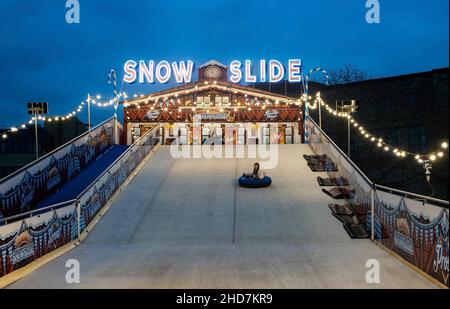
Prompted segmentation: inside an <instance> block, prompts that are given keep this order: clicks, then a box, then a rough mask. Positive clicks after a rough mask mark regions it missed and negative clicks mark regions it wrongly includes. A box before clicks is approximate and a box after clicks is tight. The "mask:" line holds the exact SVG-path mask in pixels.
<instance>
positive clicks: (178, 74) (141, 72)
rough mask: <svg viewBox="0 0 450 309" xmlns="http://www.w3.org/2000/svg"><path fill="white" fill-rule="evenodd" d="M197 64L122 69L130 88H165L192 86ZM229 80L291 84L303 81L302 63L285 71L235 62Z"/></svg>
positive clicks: (270, 63) (271, 63) (270, 64)
mask: <svg viewBox="0 0 450 309" xmlns="http://www.w3.org/2000/svg"><path fill="white" fill-rule="evenodd" d="M194 66H195V64H194V62H193V61H191V60H188V61H175V62H172V63H170V62H169V61H166V60H163V61H160V62H156V61H154V60H150V61H144V60H139V61H135V60H128V61H127V62H125V64H124V66H123V70H124V81H125V82H126V83H128V84H132V83H135V82H138V83H140V84H146V83H148V84H154V83H160V84H165V83H167V82H169V81H170V80H172V79H174V81H175V82H176V83H178V84H183V83H190V82H191V81H192V76H193V72H194ZM229 71H230V72H229V76H228V80H229V81H230V82H232V83H240V82H242V81H244V82H246V83H256V82H258V81H259V82H271V83H276V82H279V81H281V80H283V79H285V78H286V77H287V79H288V80H289V82H291V83H299V82H301V81H302V61H301V60H300V59H290V60H289V61H288V63H287V66H286V67H285V66H284V65H283V64H282V63H281V62H280V61H278V60H274V59H271V60H264V59H263V60H260V61H259V63H258V66H255V65H254V64H253V63H252V61H251V60H245V61H243V62H241V61H239V60H233V61H232V62H231V63H230V65H229Z"/></svg>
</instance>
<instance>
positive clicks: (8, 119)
mask: <svg viewBox="0 0 450 309" xmlns="http://www.w3.org/2000/svg"><path fill="white" fill-rule="evenodd" d="M65 2H66V1H65V0H39V1H37V0H27V1H18V0H2V1H0V18H1V23H2V27H1V29H0V57H1V58H0V59H1V60H0V66H1V70H0V71H1V76H0V89H1V97H0V100H1V104H0V126H10V125H16V124H20V123H21V122H23V121H25V120H27V118H28V116H27V115H26V106H25V105H26V102H29V101H47V102H49V105H50V112H51V114H53V115H58V114H60V115H61V114H66V113H68V112H69V111H71V110H72V109H73V107H74V106H76V105H78V104H79V102H80V101H81V100H83V99H84V98H85V95H86V94H87V93H88V92H90V93H100V94H102V95H103V96H108V95H109V96H111V92H112V91H111V86H110V85H108V84H107V83H106V77H107V72H108V70H109V69H111V68H114V69H116V70H117V72H118V73H119V77H120V76H121V75H122V66H123V63H124V62H125V61H126V60H128V59H135V60H140V59H142V60H151V59H154V60H164V59H167V60H171V61H173V60H188V59H192V60H193V61H195V63H196V64H202V63H204V62H206V61H208V60H210V59H216V60H218V61H220V62H223V63H225V64H229V62H230V61H231V60H233V59H239V60H245V59H252V60H254V61H257V60H258V59H271V58H274V59H279V60H281V61H283V62H284V61H286V60H287V59H289V58H301V59H302V60H303V63H304V68H305V69H310V68H313V67H316V66H321V67H324V68H327V69H332V68H339V67H341V66H343V65H344V64H347V63H351V64H354V65H356V66H357V67H359V68H360V69H363V70H365V71H367V72H368V74H369V75H370V76H372V77H381V76H391V75H398V74H405V73H413V72H420V71H427V70H431V69H434V68H440V67H446V66H448V59H449V33H448V27H449V17H448V12H449V7H448V6H449V1H448V0H430V1H425V0H380V3H381V24H377V25H369V24H367V23H366V21H365V14H366V8H365V2H366V1H365V0H345V1H343V0H317V1H311V0H307V1H304V0H290V1H288V0H276V1H275V0H273V1H266V0H214V1H205V0H127V1H125V0H122V1H118V0H117V1H115V0H89V1H88V0H79V2H80V4H81V23H80V24H67V23H66V21H65V14H66V8H65ZM167 86H170V84H169V85H167ZM156 88H157V87H156V86H148V87H147V88H146V89H144V90H142V91H146V92H151V91H155V90H156ZM125 90H128V91H129V92H134V91H135V90H134V89H130V88H129V89H125ZM93 115H94V116H93V118H94V121H95V122H99V121H101V120H103V119H106V117H108V116H109V115H112V110H111V109H109V110H107V111H100V110H99V109H98V108H96V107H94V110H93ZM81 118H82V119H83V120H86V115H85V113H83V114H82V115H81Z"/></svg>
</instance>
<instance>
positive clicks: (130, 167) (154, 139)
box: [78, 128, 160, 230]
mask: <svg viewBox="0 0 450 309" xmlns="http://www.w3.org/2000/svg"><path fill="white" fill-rule="evenodd" d="M159 132H160V131H159V130H157V129H156V128H155V129H153V130H151V131H149V132H147V133H146V134H145V135H144V136H143V137H142V138H141V139H139V140H138V141H137V142H136V143H135V144H134V145H132V146H131V147H130V148H128V150H127V151H126V152H125V153H124V154H123V155H122V156H121V157H120V158H119V159H118V160H117V161H116V162H114V163H113V164H112V165H111V166H110V168H109V169H108V170H107V171H105V173H103V174H102V175H101V176H100V177H99V178H98V179H97V180H96V181H95V182H94V183H93V184H92V185H91V186H89V187H88V188H87V189H86V190H85V191H84V192H82V193H81V194H80V195H79V197H78V200H79V203H80V209H81V216H80V217H81V219H80V220H81V221H80V225H81V229H82V230H83V229H84V228H85V227H86V226H87V225H89V223H90V222H91V220H92V219H93V218H94V217H95V215H96V214H97V213H98V211H99V210H100V209H101V208H102V207H103V206H104V205H105V203H106V202H107V201H108V200H109V199H110V197H111V196H112V195H113V194H114V193H115V192H116V191H117V189H118V188H119V187H120V186H121V185H122V184H123V183H124V181H125V180H126V179H127V178H128V176H130V174H131V173H132V172H133V171H134V170H135V169H136V167H137V166H138V165H139V163H141V162H142V160H143V159H144V158H145V157H146V156H147V155H148V154H149V153H150V151H151V150H152V149H153V148H154V146H155V145H156V144H158V143H159V142H160V138H159V137H158V134H159Z"/></svg>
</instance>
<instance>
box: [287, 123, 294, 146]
mask: <svg viewBox="0 0 450 309" xmlns="http://www.w3.org/2000/svg"><path fill="white" fill-rule="evenodd" d="M285 141H286V144H293V143H294V128H293V127H286V137H285Z"/></svg>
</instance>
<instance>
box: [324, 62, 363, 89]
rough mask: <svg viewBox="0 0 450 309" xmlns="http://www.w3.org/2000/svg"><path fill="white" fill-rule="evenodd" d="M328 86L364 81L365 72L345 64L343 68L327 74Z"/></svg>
mask: <svg viewBox="0 0 450 309" xmlns="http://www.w3.org/2000/svg"><path fill="white" fill-rule="evenodd" d="M328 75H329V78H330V79H329V82H330V85H338V84H347V83H354V82H360V81H363V80H366V79H367V78H368V75H367V72H366V71H363V70H360V69H358V68H357V67H356V66H354V65H353V64H346V65H344V67H343V68H340V69H333V70H330V71H329V72H328Z"/></svg>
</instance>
